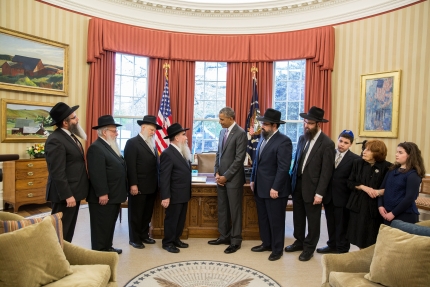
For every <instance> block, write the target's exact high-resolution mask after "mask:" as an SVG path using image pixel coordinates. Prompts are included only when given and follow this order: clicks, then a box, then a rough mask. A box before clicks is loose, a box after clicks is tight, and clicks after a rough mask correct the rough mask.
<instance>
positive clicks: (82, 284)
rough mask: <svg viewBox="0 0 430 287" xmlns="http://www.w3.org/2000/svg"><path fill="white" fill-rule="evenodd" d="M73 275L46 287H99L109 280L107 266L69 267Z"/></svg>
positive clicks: (108, 268)
mask: <svg viewBox="0 0 430 287" xmlns="http://www.w3.org/2000/svg"><path fill="white" fill-rule="evenodd" d="M70 268H71V269H72V270H73V274H71V275H68V276H66V277H64V278H63V279H61V280H58V281H55V282H53V283H51V284H48V285H46V286H47V287H68V286H70V287H93V286H94V287H101V286H103V287H104V286H106V285H107V284H108V282H109V278H110V267H109V265H71V266H70Z"/></svg>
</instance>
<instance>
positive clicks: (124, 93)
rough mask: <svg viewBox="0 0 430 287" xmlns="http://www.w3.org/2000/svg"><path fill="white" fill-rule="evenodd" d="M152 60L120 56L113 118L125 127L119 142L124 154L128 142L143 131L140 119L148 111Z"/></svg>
mask: <svg viewBox="0 0 430 287" xmlns="http://www.w3.org/2000/svg"><path fill="white" fill-rule="evenodd" d="M147 94H148V58H146V57H139V56H133V55H126V54H120V53H117V54H116V58H115V94H114V110H113V117H114V118H115V121H116V122H117V123H119V124H121V125H122V127H120V128H119V135H118V143H119V146H120V148H121V152H124V147H125V143H126V142H127V140H128V139H129V138H131V137H133V136H135V135H137V134H138V133H139V132H140V127H139V125H138V124H137V120H138V119H142V118H143V115H146V114H147V111H148V107H147V106H148V96H147Z"/></svg>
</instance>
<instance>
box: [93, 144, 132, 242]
mask: <svg viewBox="0 0 430 287" xmlns="http://www.w3.org/2000/svg"><path fill="white" fill-rule="evenodd" d="M87 161H88V173H89V175H90V192H89V193H88V197H87V201H88V206H89V209H90V225H91V247H92V249H93V250H106V249H108V248H111V247H112V241H113V234H114V231H115V223H116V219H117V217H118V213H119V208H120V204H121V203H122V202H124V201H126V199H127V190H128V188H127V167H126V164H125V161H124V159H123V158H122V157H120V156H118V155H117V154H116V153H115V152H114V150H113V149H112V148H111V147H110V145H109V144H108V143H107V142H105V141H104V140H103V139H102V138H98V139H97V140H96V141H95V142H93V143H92V144H91V146H90V147H89V148H88V152H87ZM106 194H107V195H108V197H109V201H108V203H107V204H106V205H100V204H99V197H100V196H103V195H106Z"/></svg>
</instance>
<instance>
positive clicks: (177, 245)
mask: <svg viewBox="0 0 430 287" xmlns="http://www.w3.org/2000/svg"><path fill="white" fill-rule="evenodd" d="M173 245H175V246H176V247H179V248H188V246H189V245H188V243H184V242H182V241H181V240H178V241H174V242H173Z"/></svg>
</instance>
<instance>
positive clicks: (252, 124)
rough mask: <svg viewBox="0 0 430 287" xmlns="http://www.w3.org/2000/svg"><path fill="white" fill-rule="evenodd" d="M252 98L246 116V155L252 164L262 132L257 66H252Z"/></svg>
mask: <svg viewBox="0 0 430 287" xmlns="http://www.w3.org/2000/svg"><path fill="white" fill-rule="evenodd" d="M251 72H252V73H253V76H252V99H251V105H250V107H249V113H248V117H247V118H246V131H247V135H248V146H247V149H246V156H247V159H248V163H249V164H250V165H252V162H253V160H254V159H255V157H256V150H257V145H258V140H259V138H260V134H261V126H260V122H259V121H257V119H256V118H257V117H259V116H260V106H259V104H258V92H257V78H256V76H255V73H256V72H257V68H255V67H252V69H251Z"/></svg>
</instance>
